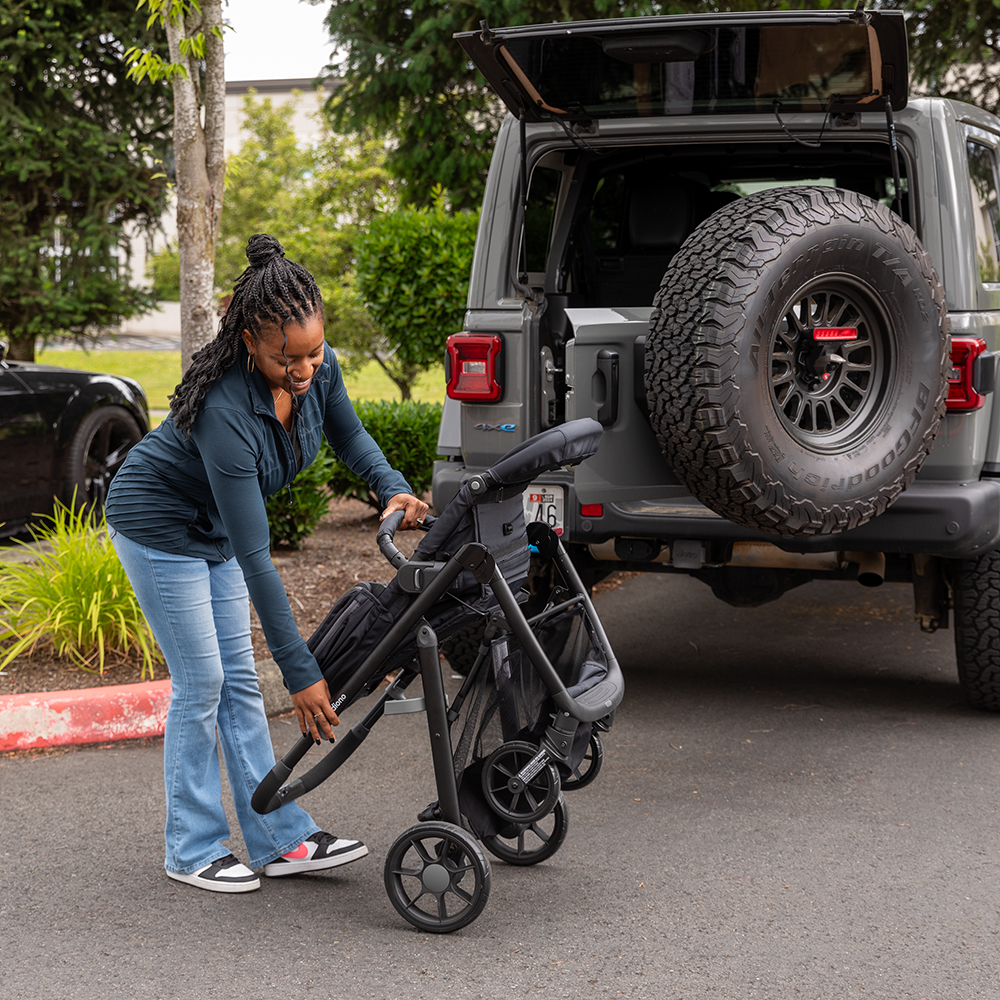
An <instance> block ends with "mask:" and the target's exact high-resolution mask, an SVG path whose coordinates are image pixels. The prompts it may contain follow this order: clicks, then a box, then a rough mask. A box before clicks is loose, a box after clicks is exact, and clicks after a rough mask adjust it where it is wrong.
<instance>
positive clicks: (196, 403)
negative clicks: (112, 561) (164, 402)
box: [106, 234, 427, 892]
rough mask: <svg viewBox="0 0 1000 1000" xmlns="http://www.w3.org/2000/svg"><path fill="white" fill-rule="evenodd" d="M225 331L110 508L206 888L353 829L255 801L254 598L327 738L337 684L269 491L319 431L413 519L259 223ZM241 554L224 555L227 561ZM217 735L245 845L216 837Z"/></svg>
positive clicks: (172, 771) (270, 639) (326, 850)
mask: <svg viewBox="0 0 1000 1000" xmlns="http://www.w3.org/2000/svg"><path fill="white" fill-rule="evenodd" d="M247 259H248V260H249V262H250V266H249V267H248V268H247V270H246V271H244V272H243V274H242V275H241V276H240V278H239V280H238V281H237V282H236V287H235V290H234V292H233V297H232V302H231V303H230V305H229V308H228V309H227V311H226V315H225V317H224V318H223V320H222V322H221V324H220V327H219V333H218V336H217V337H216V338H215V340H214V341H212V342H211V343H210V344H208V345H207V346H206V347H204V348H203V349H202V350H201V351H199V352H198V353H197V354H196V355H195V356H194V358H193V360H192V362H191V367H190V368H189V369H188V371H187V373H186V374H185V375H184V378H183V379H182V381H181V383H180V385H179V386H178V387H177V391H176V392H175V393H174V395H173V396H172V397H171V407H170V416H169V417H167V419H166V420H164V421H163V423H162V424H160V426H159V427H157V428H156V429H155V430H154V431H153V432H152V433H150V434H148V435H147V436H146V437H145V438H144V439H143V440H142V441H141V442H140V443H139V444H138V445H136V447H135V448H133V449H132V451H131V452H130V453H129V455H128V458H127V459H126V461H125V464H124V465H123V466H122V468H121V469H120V470H119V472H118V474H117V475H116V476H115V478H114V481H113V482H112V484H111V489H110V491H109V494H108V500H107V505H106V516H107V522H108V525H109V530H110V532H111V535H112V538H113V541H114V545H115V549H116V551H117V552H118V556H119V558H120V559H121V561H122V564H123V565H124V567H125V570H126V572H127V573H128V576H129V579H130V580H131V582H132V585H133V587H134V589H135V592H136V596H137V597H138V599H139V604H140V605H141V606H142V610H143V612H144V613H145V615H146V618H147V619H148V621H149V624H150V626H151V628H152V629H153V633H154V634H155V636H156V639H157V641H158V642H159V644H160V648H161V649H162V650H163V654H164V656H165V657H166V660H167V666H168V668H169V670H170V677H171V681H172V694H171V701H170V709H169V711H168V713H167V720H166V728H165V732H164V778H165V784H166V799H167V820H166V829H165V834H166V858H165V868H166V871H167V875H169V876H170V877H171V878H173V879H176V880H178V881H180V882H186V883H189V884H191V885H196V886H200V887H202V888H205V889H210V890H213V891H215V892H248V891H250V890H252V889H256V888H258V887H259V885H260V880H259V878H258V877H257V875H256V874H254V872H253V871H251V869H252V868H257V867H260V866H263V870H264V874H265V875H269V876H280V875H288V874H293V873H295V872H303V871H316V870H318V869H323V868H332V867H335V866H337V865H341V864H347V863H348V862H350V861H353V860H355V859H357V858H360V857H363V856H364V855H366V854H367V853H368V848H367V847H365V845H364V844H362V843H361V842H360V841H358V840H349V839H343V838H338V837H336V836H334V835H332V834H329V833H325V832H323V831H321V830H320V828H319V826H317V824H316V823H315V822H313V820H312V818H311V817H310V816H309V814H308V813H306V812H305V811H304V810H303V809H301V808H300V807H299V806H298V805H295V804H289V805H286V806H284V807H282V808H281V809H278V810H276V811H275V812H273V813H270V814H268V815H267V816H259V815H258V814H257V813H255V812H254V811H253V809H252V808H251V806H250V798H251V796H252V794H253V792H254V789H255V788H256V787H257V784H258V783H259V782H260V780H261V779H262V778H263V777H264V776H265V775H266V774H267V772H268V771H269V770H270V769H271V767H272V766H273V765H274V755H273V752H272V749H271V741H270V735H269V733H268V727H267V719H266V717H265V715H264V703H263V699H262V698H261V694H260V690H259V688H258V686H257V674H256V671H255V669H254V657H253V647H252V645H251V641H250V610H249V605H248V602H247V594H248V591H249V596H250V598H251V599H252V600H253V604H254V608H255V609H256V610H257V614H258V615H259V617H260V620H261V625H262V626H263V629H264V636H265V638H266V639H267V643H268V646H269V647H270V650H271V654H272V655H273V656H274V659H275V661H276V662H277V664H278V666H279V667H280V668H281V672H282V674H283V676H284V679H285V683H286V685H287V687H288V689H289V691H290V692H291V695H292V704H293V705H294V707H295V714H296V716H297V718H298V721H299V727H300V729H301V730H302V732H303V733H306V732H308V733H310V734H311V735H312V736H313V738H314V739H316V741H317V743H318V742H319V740H320V738H321V737H325V738H327V739H329V740H330V741H331V742H332V741H333V729H332V727H333V726H335V725H337V724H338V723H339V719H338V718H337V714H336V713H335V712H334V711H333V708H332V707H331V705H330V691H329V689H328V688H327V684H326V681H325V680H324V679H323V676H322V674H321V672H320V669H319V667H318V665H317V663H316V660H315V658H314V657H313V655H312V653H310V652H309V650H308V648H307V647H306V644H305V641H304V640H303V639H302V637H301V636H300V635H299V633H298V629H297V628H296V625H295V621H294V619H293V618H292V613H291V610H290V608H289V606H288V598H287V596H286V595H285V591H284V588H283V586H282V584H281V580H280V578H279V576H278V573H277V571H276V570H275V568H274V565H273V564H272V562H271V559H270V554H269V546H268V542H269V533H268V524H267V512H266V510H265V505H264V500H265V497H267V496H268V495H269V494H271V493H274V492H276V491H277V490H280V489H282V488H285V487H287V486H288V484H289V483H291V481H292V480H293V479H294V478H295V476H296V474H297V473H298V471H299V470H300V469H302V468H304V467H305V466H306V465H308V464H309V463H310V462H311V461H312V460H313V459H314V458H315V457H316V454H317V452H318V450H319V446H320V439H321V433H325V434H326V436H327V438H328V439H329V441H330V443H331V444H332V445H333V447H334V449H335V450H336V451H337V454H338V455H339V456H340V458H341V460H342V461H344V462H345V463H346V464H347V465H348V466H350V468H352V469H353V470H354V471H355V472H356V473H357V474H358V475H360V476H362V477H363V478H364V479H365V480H366V481H367V482H368V483H369V484H370V485H371V487H372V489H373V490H374V491H375V492H376V494H377V495H378V497H379V498H380V500H381V501H382V503H383V505H384V507H385V511H384V513H383V515H382V516H383V517H385V516H387V515H388V514H390V513H392V512H393V511H395V510H402V511H405V518H404V520H403V524H402V527H403V528H413V527H415V526H416V525H417V524H418V523H419V522H420V521H422V520H423V517H424V514H425V513H426V511H427V505H426V504H425V503H423V502H422V501H420V500H419V499H417V497H415V496H413V495H412V491H411V489H410V487H409V485H408V484H407V483H406V481H405V480H404V479H403V477H402V476H401V475H400V474H399V473H398V472H396V471H395V470H394V469H392V468H391V467H390V466H389V464H388V463H387V462H386V460H385V457H384V456H383V455H382V453H381V451H380V450H379V448H378V446H377V445H376V444H375V442H374V441H373V440H372V438H371V437H370V436H369V435H368V433H367V431H365V429H364V428H363V427H362V426H361V422H360V421H359V420H358V418H357V416H356V414H355V413H354V408H353V407H352V406H351V402H350V400H349V399H348V398H347V393H346V391H345V389H344V382H343V379H342V377H341V373H340V368H339V366H338V365H337V359H336V356H335V355H334V353H333V351H332V349H331V348H330V347H328V346H327V345H326V342H325V340H324V337H323V303H322V299H321V297H320V293H319V289H318V288H317V287H316V282H315V281H314V280H313V278H312V276H311V275H310V274H309V272H308V271H307V270H306V269H305V268H303V267H301V266H300V265H298V264H294V263H292V262H291V261H288V260H286V259H285V256H284V251H283V250H282V248H281V244H280V243H278V241H277V240H275V239H273V238H272V237H270V236H264V235H260V234H258V235H256V236H253V237H251V239H250V241H249V243H248V244H247ZM234 557H235V558H234ZM216 733H218V740H219V743H221V745H222V752H223V757H224V759H225V764H226V771H227V774H228V777H229V783H230V786H231V788H232V792H233V800H234V803H235V806H236V815H237V818H238V820H239V824H240V830H241V831H242V833H243V840H244V842H245V843H246V847H247V850H248V852H249V854H250V857H249V859H248V866H245V865H244V864H243V863H241V862H240V861H239V860H238V859H237V858H236V857H235V856H234V855H233V854H232V853H231V852H230V851H229V850H228V849H227V848H226V847H224V846H223V845H222V841H223V840H225V839H226V838H227V837H228V836H229V826H228V824H227V822H226V817H225V813H224V811H223V808H222V802H221V794H222V786H221V776H220V771H219V760H218V753H217V750H216Z"/></svg>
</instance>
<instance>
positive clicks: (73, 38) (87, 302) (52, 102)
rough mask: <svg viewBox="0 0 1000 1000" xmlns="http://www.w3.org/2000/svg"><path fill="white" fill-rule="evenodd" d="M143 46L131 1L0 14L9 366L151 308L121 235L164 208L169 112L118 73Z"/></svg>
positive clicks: (2, 328)
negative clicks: (64, 338)
mask: <svg viewBox="0 0 1000 1000" xmlns="http://www.w3.org/2000/svg"><path fill="white" fill-rule="evenodd" d="M137 44H138V45H147V46H148V45H153V44H154V42H153V41H152V40H151V38H150V35H149V33H148V32H147V30H146V28H145V27H144V19H143V18H141V17H139V16H138V15H137V14H136V13H135V7H134V2H133V0H60V2H59V3H53V2H51V0H20V2H18V3H16V4H13V5H11V4H3V5H0V336H3V337H5V338H9V339H10V341H11V352H10V353H11V356H12V357H14V358H17V359H20V360H31V359H32V358H33V357H34V345H35V340H36V338H40V339H43V340H44V339H46V338H49V337H51V336H52V335H54V334H59V333H70V334H74V335H79V336H83V335H85V334H87V333H89V332H94V331H95V330H96V328H99V327H103V326H111V325H116V324H117V323H118V322H120V321H121V319H123V318H125V317H128V316H132V315H135V314H136V313H138V312H141V311H142V310H143V309H145V308H147V307H148V306H149V305H150V304H151V303H150V299H149V298H148V296H146V295H144V294H143V293H142V292H141V291H139V290H137V289H135V288H133V287H131V285H130V281H129V271H128V267H127V263H128V258H127V253H128V244H127V240H126V238H125V236H126V231H127V230H131V229H133V228H136V227H137V228H139V229H140V230H141V229H145V228H148V227H150V226H152V225H154V224H155V223H156V221H158V219H159V217H160V215H161V213H162V211H163V206H164V198H165V184H164V179H163V177H162V172H161V170H160V169H159V168H158V167H157V166H156V165H155V164H154V159H155V158H157V157H159V158H163V159H165V158H166V157H167V149H168V139H167V133H168V123H169V115H170V112H169V103H168V101H167V100H165V97H164V95H162V94H154V93H151V92H147V93H144V94H137V93H136V92H135V89H134V88H133V87H132V86H131V84H129V83H128V82H127V81H126V80H125V78H124V72H123V69H122V63H121V59H122V54H123V53H124V51H125V49H126V48H128V47H129V46H132V45H137ZM158 175H159V176H158Z"/></svg>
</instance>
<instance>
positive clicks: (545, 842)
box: [483, 795, 569, 865]
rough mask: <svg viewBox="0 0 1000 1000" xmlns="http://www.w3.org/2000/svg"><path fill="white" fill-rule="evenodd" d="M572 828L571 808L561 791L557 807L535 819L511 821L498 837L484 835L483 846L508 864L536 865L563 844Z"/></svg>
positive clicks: (550, 855) (549, 856)
mask: <svg viewBox="0 0 1000 1000" xmlns="http://www.w3.org/2000/svg"><path fill="white" fill-rule="evenodd" d="M568 830H569V809H568V808H567V807H566V799H565V798H564V797H563V796H562V795H560V796H559V800H558V801H557V802H556V807H555V809H553V810H552V812H551V813H549V815H548V816H543V817H542V818H541V819H537V820H535V821H534V822H533V823H512V824H511V825H510V827H509V828H507V829H505V830H501V831H500V833H498V834H497V835H496V836H495V837H483V846H484V847H485V848H486V850H488V851H489V852H490V854H493V855H495V856H496V857H498V858H499V859H500V860H501V861H506V862H507V864H509V865H537V864H538V863H539V862H540V861H545V860H546V859H547V858H551V857H552V855H553V854H555V853H556V851H558V850H559V848H560V847H562V844H563V841H564V840H565V839H566V832H567V831H568Z"/></svg>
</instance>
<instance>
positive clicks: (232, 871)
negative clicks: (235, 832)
mask: <svg viewBox="0 0 1000 1000" xmlns="http://www.w3.org/2000/svg"><path fill="white" fill-rule="evenodd" d="M167 875H168V877H170V878H172V879H176V881H178V882H187V884H188V885H196V886H198V888H199V889H208V890H209V892H253V890H254V889H259V888H260V879H259V878H258V877H257V876H256V875H254V873H253V872H252V871H250V869H249V868H247V866H246V865H244V864H241V863H240V862H239V861H238V860H237V859H236V858H235V857H234V856H233V855H232V854H227V855H226V856H225V857H224V858H219V860H218V861H213V862H212V863H211V864H210V865H205V867H204V868H199V869H198V870H197V871H193V872H191V873H190V874H189V875H182V874H181V873H180V872H172V871H170V870H169V869H168V870H167Z"/></svg>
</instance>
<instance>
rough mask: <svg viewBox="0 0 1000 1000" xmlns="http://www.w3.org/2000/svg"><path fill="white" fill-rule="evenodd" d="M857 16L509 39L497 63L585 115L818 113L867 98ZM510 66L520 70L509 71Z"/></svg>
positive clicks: (545, 96)
mask: <svg viewBox="0 0 1000 1000" xmlns="http://www.w3.org/2000/svg"><path fill="white" fill-rule="evenodd" d="M870 37H871V36H870V35H869V29H868V28H866V27H864V26H862V25H858V24H827V25H808V26H803V25H766V26H732V27H705V28H693V27H683V28H674V29H670V28H664V29H663V31H662V32H658V33H652V32H648V31H647V32H643V33H642V34H635V35H628V34H615V35H610V36H604V37H603V38H596V37H587V36H586V35H582V34H574V35H569V36H567V37H562V38H553V37H542V38H525V39H512V40H510V41H507V42H505V43H504V47H503V51H504V55H505V57H506V59H507V62H508V63H509V64H510V65H511V67H512V68H513V69H514V71H515V73H517V75H518V76H519V77H520V78H521V80H522V83H524V82H528V86H529V87H530V88H532V89H533V90H534V91H536V93H533V94H532V96H533V98H534V99H536V100H537V101H538V102H540V103H541V106H542V107H544V108H547V109H548V110H550V111H554V112H561V113H581V112H582V113H585V114H589V115H593V116H594V117H616V116H636V115H640V116H652V115H688V114H698V113H706V112H733V111H735V112H740V111H744V112H760V111H770V110H771V109H772V108H773V106H774V102H775V101H779V102H780V104H781V108H782V109H783V110H785V111H822V110H825V109H826V108H827V107H828V106H829V104H830V102H831V100H835V99H837V98H843V99H849V100H851V101H855V102H857V101H860V102H864V100H865V99H867V98H871V97H874V96H875V88H874V86H873V80H872V52H871V51H870V48H869V39H870ZM518 71H520V72H518Z"/></svg>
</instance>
